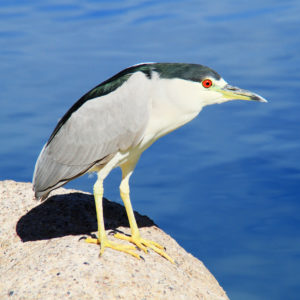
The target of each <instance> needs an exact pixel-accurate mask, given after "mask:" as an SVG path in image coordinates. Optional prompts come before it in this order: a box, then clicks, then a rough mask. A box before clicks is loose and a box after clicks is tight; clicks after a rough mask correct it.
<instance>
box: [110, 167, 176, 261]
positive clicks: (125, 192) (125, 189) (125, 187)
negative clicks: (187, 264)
mask: <svg viewBox="0 0 300 300" xmlns="http://www.w3.org/2000/svg"><path fill="white" fill-rule="evenodd" d="M133 167H134V166H133ZM132 169H133V168H130V166H129V170H128V166H123V167H122V174H123V176H122V182H121V185H120V194H121V198H122V200H123V202H124V205H125V209H126V212H127V216H128V220H129V225H130V229H131V236H127V235H124V234H120V233H117V234H115V235H114V236H115V237H116V238H119V239H122V240H126V241H129V242H131V243H133V244H135V245H136V246H137V247H139V248H140V249H141V250H143V251H144V252H145V253H147V247H148V248H151V249H152V250H154V251H155V252H156V253H158V254H160V255H161V256H163V257H165V258H166V259H168V260H169V261H170V262H172V263H174V260H173V259H172V258H171V257H170V256H169V255H168V254H166V253H165V252H164V251H163V249H164V247H163V246H161V245H160V244H158V243H156V242H153V241H150V240H146V239H143V238H142V237H141V235H140V231H139V229H138V226H137V223H136V220H135V216H134V213H133V209H132V206H131V202H130V197H129V183H128V182H129V178H130V176H131V174H132Z"/></svg>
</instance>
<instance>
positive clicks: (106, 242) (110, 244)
mask: <svg viewBox="0 0 300 300" xmlns="http://www.w3.org/2000/svg"><path fill="white" fill-rule="evenodd" d="M85 242H86V243H91V244H98V245H99V244H100V247H101V249H100V254H99V256H101V255H102V254H103V252H104V249H105V248H111V249H114V250H117V251H121V252H125V253H128V254H130V255H132V256H134V257H136V258H138V259H140V258H141V257H140V256H139V255H138V254H137V253H135V252H134V251H133V250H135V249H136V248H135V247H134V246H131V245H123V244H117V243H114V242H112V241H110V240H108V239H107V238H104V239H102V241H100V240H99V239H98V238H90V237H88V238H86V239H85Z"/></svg>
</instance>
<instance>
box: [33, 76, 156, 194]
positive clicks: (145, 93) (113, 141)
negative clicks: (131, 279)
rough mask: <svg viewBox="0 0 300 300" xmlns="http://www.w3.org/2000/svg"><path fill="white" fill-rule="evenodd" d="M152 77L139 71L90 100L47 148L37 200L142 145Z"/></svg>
mask: <svg viewBox="0 0 300 300" xmlns="http://www.w3.org/2000/svg"><path fill="white" fill-rule="evenodd" d="M150 82H151V80H150V79H149V78H147V76H145V74H143V73H141V72H137V73H134V74H133V75H131V77H130V78H129V79H128V81H126V82H125V83H124V84H123V85H122V86H120V87H119V88H118V89H116V90H115V91H113V92H111V93H109V94H106V95H104V96H101V97H97V98H94V99H91V100H89V101H87V102H85V103H84V104H83V105H82V106H80V107H79V108H78V109H77V110H76V111H75V112H73V113H72V115H71V116H70V117H69V118H68V120H67V121H66V122H65V123H64V125H63V126H62V127H61V128H60V129H59V130H58V131H57V132H56V134H55V135H54V136H52V137H51V142H50V143H48V144H46V145H45V146H44V148H43V149H42V151H41V153H40V155H39V158H38V160H37V163H36V166H35V171H34V175H33V184H34V190H35V192H36V196H37V198H40V197H44V195H46V194H48V193H49V192H50V191H51V190H53V189H55V188H57V187H59V186H61V185H63V184H65V183H66V182H68V181H70V180H72V179H74V178H75V177H78V176H80V175H82V174H84V173H85V172H86V171H87V170H89V169H90V168H91V167H92V166H93V165H95V164H96V163H98V162H101V160H103V159H105V158H106V157H108V156H110V155H112V154H115V153H117V152H118V151H120V150H121V151H126V150H127V149H129V148H131V147H133V146H135V145H137V144H138V143H139V141H140V140H141V138H142V136H143V132H144V130H145V128H146V125H147V123H148V120H149V114H150V109H151V84H150Z"/></svg>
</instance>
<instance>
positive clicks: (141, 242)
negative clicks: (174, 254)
mask: <svg viewBox="0 0 300 300" xmlns="http://www.w3.org/2000/svg"><path fill="white" fill-rule="evenodd" d="M114 237H115V238H117V239H121V240H125V241H129V242H131V243H133V244H135V245H136V246H137V247H138V248H140V249H141V250H143V251H144V252H145V253H147V252H148V250H147V247H148V248H150V249H152V250H154V251H155V252H156V253H158V254H160V255H161V256H163V257H164V258H166V259H167V260H169V261H170V262H171V263H173V264H174V260H173V259H172V258H171V257H170V256H169V255H168V254H167V253H166V252H165V251H163V250H164V249H165V247H163V246H161V245H160V244H158V243H156V242H153V241H150V240H146V239H143V238H142V237H140V236H139V235H138V236H127V235H125V234H121V233H116V234H115V235H114Z"/></svg>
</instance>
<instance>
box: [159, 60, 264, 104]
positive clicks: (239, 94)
mask: <svg viewBox="0 0 300 300" xmlns="http://www.w3.org/2000/svg"><path fill="white" fill-rule="evenodd" d="M153 66H154V68H153V70H155V71H157V72H158V73H159V77H160V79H166V81H169V82H170V84H171V85H172V86H171V88H170V89H169V90H172V91H173V93H174V95H173V96H174V98H178V99H181V100H180V102H181V103H185V105H188V104H187V101H188V102H189V105H191V107H194V109H197V107H198V105H199V107H200V109H201V108H202V107H203V106H206V105H210V104H216V103H223V102H227V101H230V100H247V101H258V102H267V100H266V99H264V98H263V97H261V96H259V95H257V94H255V93H253V92H250V91H248V90H244V89H241V88H238V87H235V86H232V85H229V84H228V83H227V82H226V81H225V80H224V79H223V78H222V77H221V76H220V75H219V74H218V73H217V72H216V71H214V70H212V69H211V68H208V67H206V66H203V65H196V64H184V63H158V64H154V65H153ZM170 79H171V80H170ZM183 99H186V101H184V100H183Z"/></svg>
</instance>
